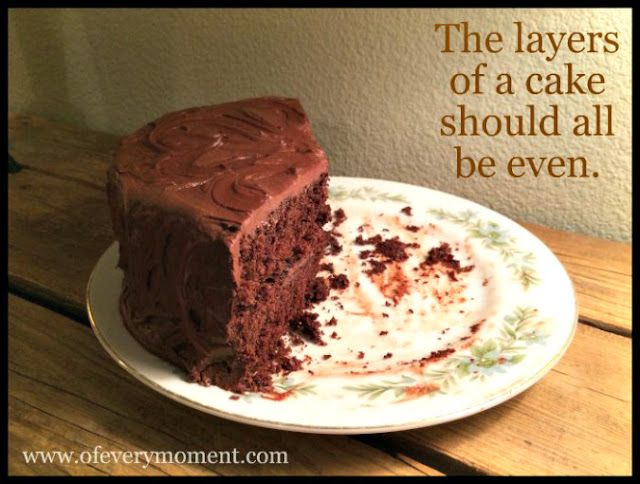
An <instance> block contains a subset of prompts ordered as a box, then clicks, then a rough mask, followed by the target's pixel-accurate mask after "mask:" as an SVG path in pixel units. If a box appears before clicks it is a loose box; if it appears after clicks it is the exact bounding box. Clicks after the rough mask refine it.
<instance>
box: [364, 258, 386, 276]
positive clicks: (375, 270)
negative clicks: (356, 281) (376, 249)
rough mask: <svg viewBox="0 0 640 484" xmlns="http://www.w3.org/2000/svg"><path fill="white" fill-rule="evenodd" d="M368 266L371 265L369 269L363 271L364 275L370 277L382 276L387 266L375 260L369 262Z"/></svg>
mask: <svg viewBox="0 0 640 484" xmlns="http://www.w3.org/2000/svg"><path fill="white" fill-rule="evenodd" d="M369 264H371V268H370V269H367V270H366V271H364V273H365V274H368V275H371V276H373V275H375V274H382V273H383V272H384V271H385V270H386V269H387V265H386V264H385V263H384V262H380V261H377V260H370V261H369Z"/></svg>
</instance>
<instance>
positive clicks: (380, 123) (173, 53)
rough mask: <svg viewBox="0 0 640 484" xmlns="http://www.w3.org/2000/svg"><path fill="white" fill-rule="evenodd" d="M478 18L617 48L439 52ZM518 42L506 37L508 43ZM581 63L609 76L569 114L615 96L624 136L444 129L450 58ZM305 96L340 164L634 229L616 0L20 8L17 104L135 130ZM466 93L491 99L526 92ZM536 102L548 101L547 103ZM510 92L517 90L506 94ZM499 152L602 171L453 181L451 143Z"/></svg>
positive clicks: (526, 210) (627, 73)
mask: <svg viewBox="0 0 640 484" xmlns="http://www.w3.org/2000/svg"><path fill="white" fill-rule="evenodd" d="M462 20H468V21H469V22H470V23H471V25H472V26H475V27H477V28H478V29H493V30H502V31H503V32H510V31H511V29H512V28H513V26H512V22H513V21H514V20H522V21H523V22H525V25H526V26H527V27H529V28H532V29H533V28H537V29H540V30H543V31H545V30H556V31H567V30H570V31H571V30H577V31H598V30H601V31H605V32H606V31H609V30H617V31H619V32H620V37H619V41H620V45H621V48H620V50H619V52H617V53H616V54H615V55H605V54H592V55H588V56H585V55H582V56H581V55H573V56H563V55H559V56H558V57H557V58H556V59H555V60H554V61H553V62H552V63H547V62H545V61H543V60H542V59H541V58H540V57H538V56H519V57H518V56H514V55H498V56H488V55H487V56H482V55H474V56H471V55H468V54H466V55H465V54H451V55H449V56H447V57H444V56H442V55H441V54H439V49H440V45H439V44H438V43H437V39H436V34H435V33H434V30H433V25H434V23H439V22H447V21H462ZM508 45H509V44H508ZM567 61H573V62H574V63H575V64H576V66H577V67H579V68H580V69H582V70H583V71H586V72H603V73H605V74H606V76H607V82H606V92H605V93H604V94H603V95H600V96H574V97H565V99H564V100H561V101H560V102H561V103H562V104H563V106H564V107H563V108H562V109H564V110H566V112H577V111H579V110H580V109H584V108H585V107H588V106H590V105H591V104H593V103H595V102H599V103H602V104H606V103H612V104H613V105H614V109H615V111H614V128H615V134H616V136H615V137H612V138H608V139H603V138H590V139H580V138H574V137H570V136H564V137H562V138H555V139H554V138H551V139H548V138H540V137H537V138H505V137H496V138H478V139H475V140H470V139H469V138H467V139H464V140H459V139H455V138H441V137H440V136H439V135H438V130H439V123H440V117H441V116H442V115H443V114H445V113H446V112H447V111H450V110H452V109H453V107H454V106H455V104H456V103H458V102H460V100H461V98H459V97H456V96H455V95H453V94H452V93H450V92H449V91H448V87H447V83H448V79H449V77H450V75H451V74H452V73H453V72H454V69H456V68H458V69H459V70H461V71H463V70H469V71H470V70H471V69H472V68H473V67H474V66H475V65H476V64H477V63H478V62H487V63H489V66H490V67H489V68H490V69H491V72H498V71H500V70H508V71H510V72H513V73H514V74H518V73H525V72H528V71H532V70H536V69H537V70H541V69H542V70H549V69H556V70H557V69H559V67H561V66H562V64H563V62H567ZM263 94H277V95H283V96H292V97H298V98H300V99H301V101H302V103H303V105H304V106H305V107H306V109H307V111H308V112H309V115H310V117H311V119H312V122H313V125H314V130H315V132H316V134H317V136H318V138H319V141H320V142H321V144H322V146H323V147H324V148H325V150H326V151H327V153H328V155H329V157H330V160H331V162H332V171H333V173H334V174H336V175H352V176H367V177H375V178H387V179H391V180H399V181H404V182H409V183H415V184H420V185H424V186H428V187H432V188H435V189H439V190H443V191H446V192H450V193H454V194H457V195H460V196H463V197H466V198H469V199H472V200H474V201H476V202H479V203H481V204H484V205H487V206H489V207H491V208H494V209H496V210H498V211H500V212H502V213H504V214H505V215H507V216H510V217H512V218H517V219H520V220H524V221H531V222H539V223H543V224H547V225H550V226H554V227H557V228H562V229H570V230H574V231H580V232H585V233H589V234H594V235H598V236H603V237H611V238H616V239H620V240H630V238H631V142H630V139H631V138H630V136H631V14H630V11H620V10H602V9H601V10H592V11H585V10H528V11H519V10H502V11H499V10H474V11H464V10H449V11H447V10H359V11H354V10H319V11H314V10H268V11H265V10H232V11H229V10H206V11H202V10H156V11H153V12H149V11H144V10H38V11H31V10H12V11H10V14H9V106H10V108H11V109H12V110H14V111H17V112H25V113H38V114H43V115H46V116H48V117H51V118H53V119H56V120H60V121H65V122H69V123H72V124H75V125H77V126H83V127H88V128H91V129H96V130H104V131H110V132H113V133H118V134H120V133H125V132H127V131H131V130H133V129H135V128H137V127H139V126H140V125H142V124H143V123H145V122H147V121H150V120H152V119H153V118H155V117H157V116H159V115H161V114H162V113H164V112H166V111H169V110H174V109H179V108H183V107H188V106H194V105H202V104H211V103H216V102H221V101H225V100H232V99H235V98H242V97H249V96H257V95H263ZM530 100H531V98H528V97H527V96H526V95H524V94H522V93H519V94H517V95H516V96H513V97H512V98H510V99H504V98H499V97H496V96H481V97H477V98H476V99H468V98H467V97H464V102H466V104H467V105H468V107H469V108H470V109H477V110H480V111H481V112H484V113H485V114H486V113H490V112H492V111H493V112H497V113H499V112H505V111H509V110H510V111H512V112H519V111H517V108H516V105H517V104H526V103H527V101H530ZM537 102H538V103H540V104H543V103H545V102H553V100H549V101H546V100H543V101H542V102H541V101H539V100H538V101H537ZM509 103H511V104H509ZM456 144H462V145H463V146H464V147H465V152H466V153H467V154H472V155H474V156H483V155H485V154H493V155H494V156H495V157H496V159H498V160H505V161H506V160H508V159H509V158H510V157H511V156H514V155H516V154H524V155H547V156H551V155H555V154H560V155H566V156H576V155H586V156H587V157H588V158H589V159H590V160H591V163H592V169H595V170H596V171H598V172H599V174H600V177H599V178H597V179H596V178H588V179H566V178H564V179H551V178H550V177H548V176H545V177H541V178H539V179H533V178H521V179H513V178H510V177H508V176H504V173H503V172H502V171H500V172H499V173H498V175H497V176H496V177H494V178H493V179H491V180H483V179H479V178H471V179H468V180H457V179H456V176H455V158H454V151H453V149H452V147H453V146H454V145H456Z"/></svg>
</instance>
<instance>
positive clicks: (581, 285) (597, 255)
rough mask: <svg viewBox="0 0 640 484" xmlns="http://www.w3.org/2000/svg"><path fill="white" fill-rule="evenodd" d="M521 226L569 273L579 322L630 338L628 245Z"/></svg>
mask: <svg viewBox="0 0 640 484" xmlns="http://www.w3.org/2000/svg"><path fill="white" fill-rule="evenodd" d="M522 225H523V226H524V227H525V228H526V229H527V230H529V231H530V232H531V233H533V234H534V235H536V236H537V237H538V238H539V239H540V240H542V242H544V243H545V244H546V245H547V247H549V248H550V249H551V250H552V251H553V253H554V254H555V255H556V256H557V257H558V259H560V261H561V262H562V265H564V267H565V269H566V270H567V272H568V273H569V276H570V277H571V280H572V281H573V284H574V287H575V289H576V293H577V295H578V309H579V311H580V319H581V321H583V322H588V323H590V324H592V325H594V326H597V327H599V328H602V329H605V330H607V331H613V332H616V333H618V334H622V335H625V336H631V280H632V277H631V276H632V274H631V245H630V244H625V243H622V242H615V241H612V240H604V239H599V238H596V237H590V236H588V235H582V234H574V233H572V232H559V231H557V230H554V229H550V228H549V227H545V226H543V225H537V224H530V223H523V224H522Z"/></svg>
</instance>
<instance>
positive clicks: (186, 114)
mask: <svg viewBox="0 0 640 484" xmlns="http://www.w3.org/2000/svg"><path fill="white" fill-rule="evenodd" d="M327 169H328V163H327V161H326V158H325V155H324V152H323V151H322V149H321V148H320V147H319V146H318V144H317V142H316V140H315V138H314V136H313V134H312V132H311V126H310V123H309V120H308V118H307V116H306V114H305V112H304V110H303V109H302V106H301V105H300V103H299V102H298V101H297V100H296V99H289V98H278V97H262V98H254V99H245V100H242V101H236V102H230V103H225V104H219V105H214V106H204V107H197V108H190V109H185V110H182V111H176V112H173V113H169V114H166V115H164V116H162V117H161V118H159V119H158V120H156V121H154V122H152V123H149V124H147V125H146V126H144V127H143V128H141V129H140V130H138V131H137V132H135V133H133V134H131V135H128V136H125V137H124V138H123V139H122V140H121V144H120V147H119V149H118V151H117V153H116V161H115V172H116V173H117V174H118V175H119V178H120V180H121V182H122V183H123V185H125V189H126V191H127V192H129V193H131V191H132V190H133V191H143V192H145V194H146V195H151V194H153V195H156V196H160V197H161V198H162V199H163V200H172V201H173V202H174V203H177V204H179V205H182V206H183V207H186V209H187V210H191V211H193V210H195V211H196V213H197V214H198V215H199V216H201V217H204V218H206V219H210V220H211V221H213V222H218V223H224V224H229V225H236V226H237V225H241V224H243V223H244V222H245V221H247V220H248V219H250V218H251V215H252V214H254V213H256V212H257V211H259V210H260V209H265V210H270V209H272V208H273V207H274V206H275V205H277V204H278V203H279V202H280V200H281V199H282V198H283V197H285V196H287V195H288V194H289V193H292V192H293V191H295V189H296V187H299V186H303V185H305V184H306V183H308V182H309V181H310V180H312V179H315V178H316V177H317V176H318V175H319V174H320V173H322V172H326V171H327Z"/></svg>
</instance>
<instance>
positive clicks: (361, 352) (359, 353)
mask: <svg viewBox="0 0 640 484" xmlns="http://www.w3.org/2000/svg"><path fill="white" fill-rule="evenodd" d="M362 358H364V351H358V359H359V360H361V359H362Z"/></svg>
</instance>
